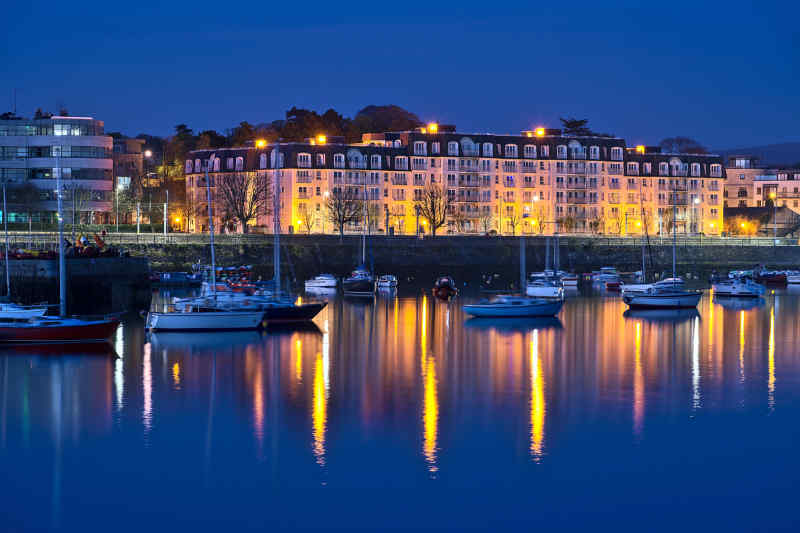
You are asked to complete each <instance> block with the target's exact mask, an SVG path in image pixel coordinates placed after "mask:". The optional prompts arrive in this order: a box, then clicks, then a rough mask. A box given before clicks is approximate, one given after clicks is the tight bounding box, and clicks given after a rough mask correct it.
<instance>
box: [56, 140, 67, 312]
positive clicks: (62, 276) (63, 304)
mask: <svg viewBox="0 0 800 533" xmlns="http://www.w3.org/2000/svg"><path fill="white" fill-rule="evenodd" d="M56 154H57V155H56V198H57V200H58V312H59V314H60V315H61V316H62V317H64V316H67V265H66V262H65V261H64V217H63V216H62V214H61V207H62V206H61V193H62V191H61V159H60V155H61V148H60V147H59V148H58V151H57V152H56Z"/></svg>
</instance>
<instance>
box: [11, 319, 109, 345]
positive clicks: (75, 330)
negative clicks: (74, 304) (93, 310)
mask: <svg viewBox="0 0 800 533" xmlns="http://www.w3.org/2000/svg"><path fill="white" fill-rule="evenodd" d="M119 322H120V320H119V317H118V316H112V317H103V318H97V319H90V318H71V317H70V318H61V317H39V318H32V319H30V320H27V321H2V322H0V343H3V344H52V343H90V342H108V340H109V339H110V338H111V336H112V335H113V334H114V332H115V331H116V330H117V327H118V326H119Z"/></svg>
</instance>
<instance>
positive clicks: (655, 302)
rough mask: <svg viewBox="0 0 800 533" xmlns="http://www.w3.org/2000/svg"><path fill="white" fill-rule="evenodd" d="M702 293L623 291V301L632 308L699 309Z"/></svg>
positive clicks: (657, 289)
mask: <svg viewBox="0 0 800 533" xmlns="http://www.w3.org/2000/svg"><path fill="white" fill-rule="evenodd" d="M702 296H703V292H702V291H687V290H683V289H679V288H672V287H651V288H650V289H648V290H646V291H626V290H623V291H622V301H623V302H625V303H626V304H627V305H628V307H631V308H656V309H680V308H684V307H687V308H689V307H697V304H698V303H700V298H701V297H702Z"/></svg>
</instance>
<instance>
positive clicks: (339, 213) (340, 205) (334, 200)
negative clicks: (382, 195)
mask: <svg viewBox="0 0 800 533" xmlns="http://www.w3.org/2000/svg"><path fill="white" fill-rule="evenodd" d="M361 210H362V202H361V200H360V199H359V198H358V191H357V190H356V189H355V188H352V187H347V188H345V189H344V190H342V189H340V188H334V189H333V191H331V193H330V194H329V195H328V198H327V199H326V200H325V211H326V213H325V214H326V216H327V218H328V220H329V221H330V222H331V224H333V227H334V229H336V231H338V232H339V237H342V236H343V235H344V227H345V225H347V224H349V223H351V222H355V221H357V220H360V218H361V215H362V213H361Z"/></svg>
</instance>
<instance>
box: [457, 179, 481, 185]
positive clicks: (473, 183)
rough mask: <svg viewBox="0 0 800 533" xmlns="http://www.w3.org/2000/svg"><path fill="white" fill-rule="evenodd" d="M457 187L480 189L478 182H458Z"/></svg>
mask: <svg viewBox="0 0 800 533" xmlns="http://www.w3.org/2000/svg"><path fill="white" fill-rule="evenodd" d="M458 186H459V187H480V186H481V182H480V180H458Z"/></svg>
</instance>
